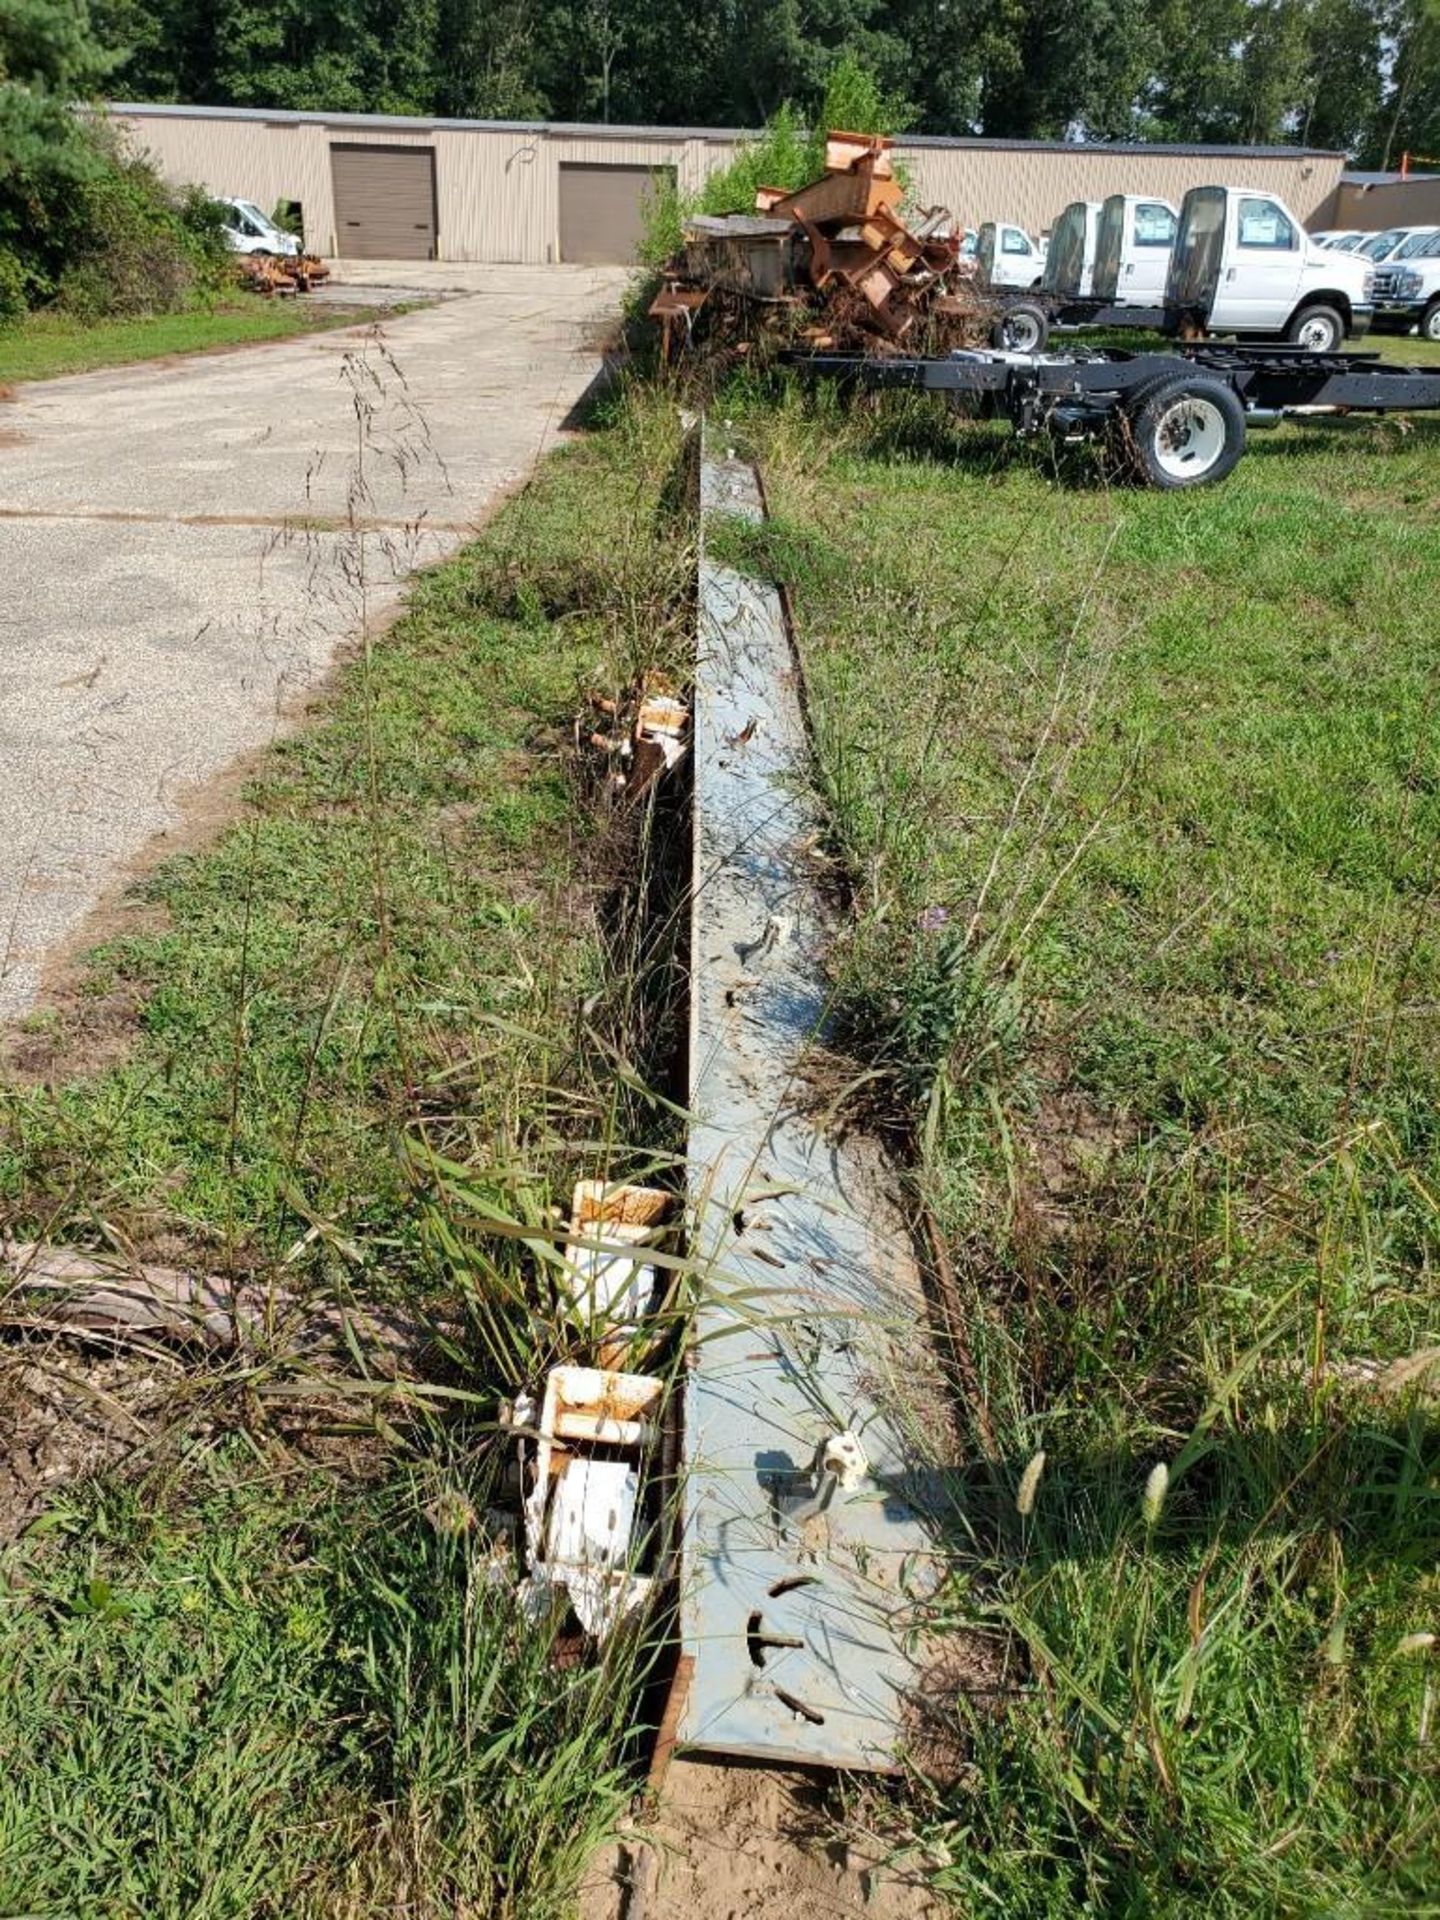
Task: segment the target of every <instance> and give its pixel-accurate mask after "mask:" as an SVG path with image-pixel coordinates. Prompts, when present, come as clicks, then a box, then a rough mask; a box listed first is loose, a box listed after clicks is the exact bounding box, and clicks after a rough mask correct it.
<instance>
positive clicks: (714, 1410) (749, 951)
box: [679, 450, 937, 1768]
mask: <svg viewBox="0 0 1440 1920" xmlns="http://www.w3.org/2000/svg"><path fill="white" fill-rule="evenodd" d="M700 485H701V562H700V582H699V587H700V592H699V617H698V646H697V667H696V685H695V699H694V769H695V797H694V812H695V827H694V873H693V897H692V906H691V914H692V920H691V1033H690V1090H689V1091H690V1107H691V1113H692V1120H691V1131H690V1142H689V1170H688V1185H689V1198H690V1204H691V1210H692V1219H693V1221H694V1240H693V1246H694V1251H695V1253H696V1255H697V1257H698V1260H699V1262H700V1265H701V1270H702V1272H703V1273H705V1274H706V1275H707V1276H708V1277H707V1282H706V1286H705V1291H704V1298H703V1301H702V1304H701V1307H700V1310H699V1315H698V1326H697V1338H696V1348H695V1361H694V1367H693V1371H692V1372H691V1374H690V1376H689V1380H688V1385H687V1389H686V1444H685V1452H686V1508H685V1531H684V1545H683V1557H682V1566H683V1592H682V1618H681V1636H682V1642H683V1647H684V1651H685V1652H687V1653H689V1654H690V1655H691V1656H692V1657H693V1661H694V1669H693V1677H692V1679H691V1682H690V1688H689V1692H688V1696H687V1698H686V1701H685V1705H684V1709H683V1714H682V1719H681V1724H680V1730H679V1732H680V1739H681V1741H682V1742H683V1743H685V1744H686V1745H689V1746H692V1747H697V1748H701V1749H705V1750H707V1751H714V1752H720V1753H727V1754H736V1755H745V1756H751V1757H759V1758H764V1759H768V1760H773V1761H783V1762H798V1763H801V1764H812V1765H822V1766H827V1767H856V1768H885V1767H889V1766H892V1765H894V1764H895V1751H896V1746H897V1742H898V1741H899V1739H900V1738H901V1737H902V1736H903V1732H904V1729H905V1725H906V1722H907V1718H908V1711H909V1709H908V1701H909V1697H910V1695H911V1693H912V1691H913V1688H914V1685H915V1682H916V1678H917V1673H916V1657H917V1651H918V1647H917V1641H918V1614H919V1603H920V1602H921V1601H923V1598H924V1597H925V1595H926V1594H927V1593H928V1592H929V1591H930V1590H931V1588H932V1586H933V1582H934V1578H935V1569H936V1564H937V1561H936V1554H935V1550H934V1539H933V1528H932V1525H931V1522H930V1521H929V1520H928V1519H927V1517H926V1515H925V1512H924V1510H923V1505H922V1501H923V1498H924V1495H925V1493H926V1492H927V1490H930V1489H933V1478H932V1476H931V1475H930V1473H929V1472H928V1471H927V1463H926V1462H924V1461H923V1460H921V1459H918V1458H917V1457H916V1456H915V1452H914V1449H913V1447H912V1445H911V1444H910V1442H909V1441H908V1440H907V1438H906V1435H905V1432H904V1431H902V1429H903V1428H904V1427H905V1426H906V1421H905V1420H904V1418H903V1417H902V1416H901V1413H900V1409H901V1408H902V1407H903V1406H904V1405H905V1404H907V1402H909V1401H910V1400H911V1398H912V1396H913V1395H914V1393H915V1389H916V1387H917V1385H918V1386H919V1387H920V1389H921V1397H922V1398H924V1397H927V1396H928V1395H929V1393H930V1391H931V1384H932V1374H931V1368H930V1363H929V1359H928V1346H927V1339H926V1330H925V1320H924V1301H923V1295H922V1291H921V1286H920V1280H919V1275H918V1271H917V1268H916V1263H915V1258H914V1252H913V1247H912V1243H911V1240H910V1236H909V1234H908V1232H907V1229H906V1226H905V1222H904V1219H903V1217H902V1215H901V1213H900V1211H899V1209H898V1207H897V1206H896V1204H895V1202H894V1199H893V1197H892V1196H891V1194H890V1193H889V1192H888V1191H887V1179H886V1173H885V1166H884V1162H883V1159H882V1157H881V1156H880V1154H879V1153H878V1152H877V1151H876V1150H875V1149H874V1147H873V1145H871V1144H870V1143H868V1142H866V1141H864V1140H862V1139H857V1138H855V1137H853V1136H852V1137H851V1138H850V1139H847V1140H846V1141H844V1142H836V1141H835V1140H833V1139H831V1138H830V1137H829V1136H828V1135H827V1134H826V1133H824V1132H822V1131H821V1130H820V1129H819V1128H818V1127H817V1124H816V1121H815V1118H814V1116H815V1113H816V1110H817V1108H818V1107H820V1106H822V1105H823V1100H822V1099H821V1098H820V1097H818V1096H817V1094H816V1093H815V1090H814V1087H813V1084H812V1082H811V1079H810V1077H809V1074H808V1070H807V1056H808V1055H809V1054H810V1052H811V1049H812V1048H813V1045H814V1042H815V1040H816V1038H817V1035H818V1034H819V1033H820V1032H821V1031H822V1030H823V1027H824V1023H825V1018H826V1010H827V993H828V987H827V975H826V966H825V952H826V947H827V944H828V940H829V938H830V936H831V934H832V932H833V928H832V926H831V924H830V920H829V916H828V914H827V911H826V908H825V906H824V903H823V899H822V896H821V893H820V890H819V887H818V885H817V870H816V861H815V857H814V855H815V846H816V842H817V838H818V835H819V832H820V826H821V821H820V816H819V813H818V810H817V808H816V806H815V803H814V801H813V799H812V798H811V797H810V792H809V786H808V782H807V780H806V763H807V746H806V735H805V727H804V720H803V714H802V707H801V700H800V687H799V673H798V664H797V661H796V659H795V657H794V655H793V653H792V650H791V643H790V637H789V634H788V632H787V628H786V623H785V619H784V614H783V610H782V607H781V604H780V600H779V596H778V595H777V594H776V592H775V590H774V589H773V588H771V587H769V586H766V585H764V584H762V583H760V582H757V581H755V580H752V579H749V578H747V577H746V576H744V575H742V574H739V573H737V572H735V571H733V570H732V569H730V568H727V567H724V566H720V565H717V564H715V563H714V562H713V561H712V560H710V559H709V558H708V557H706V554H705V536H706V533H707V531H710V532H713V529H714V524H715V520H716V517H717V516H718V515H721V514H727V513H728V514H735V515H739V516H740V517H741V518H742V519H745V520H748V521H751V522H758V521H759V520H761V519H762V518H763V515H764V509H763V505H762V500H761V495H760V489H759V483H758V480H757V477H756V475H755V473H754V471H753V469H751V468H750V467H749V466H747V465H745V464H744V463H743V462H741V461H737V460H735V459H733V458H724V459H717V458H712V457H710V454H709V452H708V450H706V451H705V452H704V453H703V454H702V462H701V482H700ZM845 1429H849V1430H851V1431H854V1432H856V1433H858V1434H859V1436H860V1439H861V1443H862V1446H863V1448H864V1452H865V1455H866V1457H867V1459H868V1463H869V1464H868V1471H867V1472H866V1474H865V1476H864V1478H863V1480H862V1481H861V1483H860V1484H859V1485H858V1486H857V1487H855V1488H854V1489H853V1490H852V1491H848V1492H847V1491H845V1490H844V1489H843V1488H841V1487H839V1486H838V1485H835V1484H833V1483H830V1484H829V1493H828V1501H827V1500H825V1497H824V1493H823V1489H824V1487H825V1486H826V1484H827V1483H826V1482H825V1481H824V1480H823V1478H822V1479H821V1480H819V1481H818V1482H817V1479H816V1476H815V1475H814V1472H813V1469H814V1466H815V1463H816V1460H817V1456H818V1455H819V1453H820V1451H821V1449H823V1447H824V1445H825V1443H826V1441H827V1439H828V1438H829V1437H830V1436H831V1435H833V1434H834V1433H836V1432H837V1431H839V1430H845ZM817 1488H818V1489H819V1490H820V1491H819V1492H818V1493H817ZM822 1501H824V1504H821V1502H822Z"/></svg>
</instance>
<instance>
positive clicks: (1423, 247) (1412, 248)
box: [1395, 228, 1440, 260]
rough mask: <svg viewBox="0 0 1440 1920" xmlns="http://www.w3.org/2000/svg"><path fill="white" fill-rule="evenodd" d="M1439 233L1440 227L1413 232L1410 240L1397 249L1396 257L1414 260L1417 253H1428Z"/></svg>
mask: <svg viewBox="0 0 1440 1920" xmlns="http://www.w3.org/2000/svg"><path fill="white" fill-rule="evenodd" d="M1437 233H1440V229H1436V228H1432V229H1431V230H1430V231H1429V232H1428V233H1412V234H1411V236H1410V238H1409V239H1408V240H1406V241H1404V242H1403V243H1402V244H1401V245H1400V246H1398V247H1397V248H1396V249H1395V258H1396V259H1397V260H1413V259H1414V258H1415V256H1416V254H1417V253H1428V252H1429V251H1430V246H1431V242H1432V241H1433V240H1435V238H1436V237H1437Z"/></svg>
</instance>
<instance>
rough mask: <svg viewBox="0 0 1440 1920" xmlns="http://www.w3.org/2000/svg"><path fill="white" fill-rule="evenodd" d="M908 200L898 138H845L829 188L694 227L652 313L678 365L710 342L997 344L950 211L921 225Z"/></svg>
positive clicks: (816, 187) (833, 160)
mask: <svg viewBox="0 0 1440 1920" xmlns="http://www.w3.org/2000/svg"><path fill="white" fill-rule="evenodd" d="M904 193H905V189H904V186H903V184H902V182H901V181H900V180H899V179H898V178H897V177H896V174H895V167H894V161H893V156H892V152H891V142H890V141H889V140H886V139H884V138H882V137H881V136H879V135H875V134H863V133H832V134H831V135H830V136H829V138H828V140H827V141H826V145H825V171H824V173H823V174H821V176H820V177H819V179H818V180H812V181H811V182H810V183H809V184H808V185H807V186H803V187H800V188H799V189H798V190H797V191H795V192H793V193H789V192H784V191H782V190H781V189H779V188H770V187H762V188H761V189H760V191H759V192H758V193H757V195H756V199H755V212H754V213H753V214H728V215H725V216H723V217H716V216H706V215H695V216H693V217H692V218H690V219H688V220H687V221H686V222H685V227H684V240H683V243H682V245H681V248H680V250H679V252H678V253H677V254H676V255H675V256H674V258H673V259H672V260H670V261H669V262H668V263H667V265H666V267H665V269H664V272H663V284H662V286H661V288H660V291H659V292H658V293H657V294H656V296H655V298H654V300H653V301H652V302H651V305H650V314H651V317H652V318H653V319H655V320H658V321H659V322H660V326H661V333H662V341H663V350H664V356H665V358H666V359H669V358H670V357H671V356H672V354H673V353H674V352H675V351H676V350H677V349H678V348H682V347H684V346H687V345H689V344H690V343H691V342H692V341H696V340H698V339H700V338H701V337H704V336H706V335H708V336H709V337H711V338H713V339H717V340H719V341H721V342H722V343H730V344H738V343H740V342H741V341H743V340H748V339H751V338H760V337H765V336H770V337H774V338H777V339H781V340H783V341H785V342H787V343H789V342H802V341H803V342H804V343H806V344H808V345H810V346H813V347H815V348H817V349H830V348H835V347H843V346H847V345H852V344H853V345H859V346H864V347H866V348H869V349H871V350H874V349H876V348H880V349H883V348H884V347H886V346H888V347H891V348H898V347H900V346H902V345H903V346H904V347H905V348H906V350H907V351H915V350H917V349H918V348H920V347H921V346H922V344H923V345H924V346H926V347H929V348H931V349H934V350H938V349H942V348H945V347H951V346H961V345H967V344H972V343H974V342H975V341H977V340H979V339H981V338H984V337H985V336H986V335H987V334H988V331H989V326H990V323H991V320H992V318H993V316H992V314H991V311H990V305H989V303H988V301H987V300H986V299H985V298H984V297H983V296H982V295H981V294H980V293H979V292H978V290H977V289H976V288H975V287H974V285H973V280H972V277H971V270H970V268H969V266H968V264H967V263H964V262H962V258H961V253H960V236H959V233H958V232H957V231H956V227H955V222H954V220H953V218H952V216H951V214H950V212H949V210H948V209H947V208H944V207H932V208H929V209H928V210H926V211H925V212H924V213H921V214H919V215H918V216H914V217H913V219H912V221H911V222H909V223H907V221H905V220H903V219H902V218H901V216H900V205H901V202H902V200H903V199H904Z"/></svg>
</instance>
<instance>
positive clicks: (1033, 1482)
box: [1015, 1447, 1045, 1517]
mask: <svg viewBox="0 0 1440 1920" xmlns="http://www.w3.org/2000/svg"><path fill="white" fill-rule="evenodd" d="M1044 1471H1045V1449H1044V1448H1043V1447H1041V1449H1040V1451H1039V1452H1038V1453H1036V1454H1034V1455H1032V1456H1031V1459H1030V1463H1029V1465H1028V1466H1027V1467H1026V1469H1025V1471H1024V1473H1022V1474H1021V1476H1020V1486H1019V1490H1018V1491H1017V1492H1016V1495H1015V1511H1016V1512H1017V1513H1018V1514H1020V1515H1021V1516H1022V1517H1023V1516H1024V1515H1026V1514H1029V1513H1031V1512H1032V1511H1033V1510H1034V1506H1035V1495H1036V1493H1037V1492H1038V1491H1039V1488H1040V1476H1041V1474H1042V1473H1044Z"/></svg>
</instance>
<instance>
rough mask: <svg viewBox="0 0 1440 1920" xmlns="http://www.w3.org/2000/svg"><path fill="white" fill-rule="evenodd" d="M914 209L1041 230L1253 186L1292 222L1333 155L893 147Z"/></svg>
mask: <svg viewBox="0 0 1440 1920" xmlns="http://www.w3.org/2000/svg"><path fill="white" fill-rule="evenodd" d="M897 151H898V153H899V154H900V157H901V159H902V160H903V161H904V163H905V165H906V167H907V168H908V169H909V171H910V174H911V179H912V182H913V186H912V191H913V193H914V196H915V198H916V200H918V201H919V202H920V204H921V205H922V206H930V205H938V206H945V207H949V208H951V209H952V210H953V211H954V212H955V213H956V214H957V215H958V216H959V218H960V219H962V220H963V221H964V222H965V223H966V225H967V226H972V227H975V226H979V225H980V224H981V223H982V222H983V221H986V220H1013V221H1015V222H1016V223H1017V224H1018V225H1019V226H1022V227H1027V228H1029V230H1030V231H1031V232H1032V233H1041V232H1044V231H1046V230H1047V229H1048V228H1049V227H1050V226H1051V225H1052V224H1053V222H1054V220H1055V219H1056V217H1057V215H1059V214H1060V213H1061V212H1062V211H1063V210H1064V208H1065V207H1067V206H1068V205H1069V204H1070V202H1071V201H1072V200H1104V199H1105V198H1106V197H1107V195H1109V194H1112V193H1147V194H1154V195H1155V196H1156V197H1157V199H1161V200H1172V201H1173V202H1174V203H1175V205H1176V206H1179V204H1180V202H1181V200H1183V199H1184V197H1185V195H1186V193H1187V192H1188V190H1189V189H1190V188H1191V187H1209V186H1218V187H1259V188H1260V189H1261V190H1262V191H1263V192H1266V193H1274V194H1278V195H1279V196H1280V198H1281V199H1282V200H1283V201H1284V202H1285V204H1286V205H1287V206H1288V207H1289V208H1290V210H1291V211H1292V212H1293V213H1294V214H1296V215H1297V216H1298V217H1299V219H1301V220H1302V221H1308V220H1309V219H1310V216H1311V214H1312V213H1313V212H1314V211H1315V209H1316V208H1317V207H1318V206H1320V205H1321V203H1322V202H1323V201H1324V200H1326V199H1327V198H1328V197H1329V196H1330V195H1331V194H1332V193H1333V192H1334V190H1335V187H1336V184H1337V183H1338V181H1339V178H1340V172H1341V168H1342V167H1343V166H1344V164H1345V163H1344V161H1343V160H1342V159H1341V157H1340V156H1339V155H1338V154H1332V155H1315V154H1299V153H1297V154H1296V155H1295V156H1294V158H1293V159H1292V158H1291V157H1290V156H1288V155H1286V156H1285V157H1283V158H1281V159H1272V158H1269V157H1262V158H1259V159H1249V158H1243V157H1235V156H1231V155H1228V154H1179V153H1148V154H1139V153H1123V152H1107V151H1106V150H1105V149H1104V148H1100V147H1079V146H1074V147H1067V148H1066V149H1065V150H1064V151H1063V152H1057V151H1056V150H1055V149H1054V148H1053V147H1052V148H1042V147H1033V148H1027V147H992V148H988V149H987V148H983V147H969V146H966V147H931V146H916V147H907V146H905V145H904V143H903V142H902V143H900V145H899V146H898V148H897Z"/></svg>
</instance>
